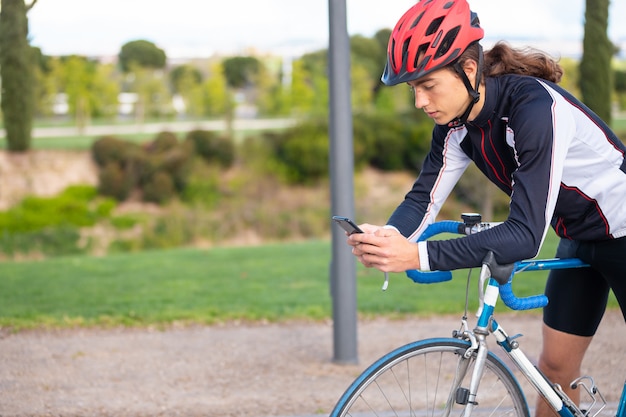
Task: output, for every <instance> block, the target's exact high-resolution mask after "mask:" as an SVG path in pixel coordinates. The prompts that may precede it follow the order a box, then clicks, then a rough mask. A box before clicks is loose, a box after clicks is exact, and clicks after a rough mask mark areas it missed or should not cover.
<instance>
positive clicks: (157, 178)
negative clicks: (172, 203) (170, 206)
mask: <svg viewBox="0 0 626 417" xmlns="http://www.w3.org/2000/svg"><path fill="white" fill-rule="evenodd" d="M174 195H175V190H174V181H173V180H172V178H171V177H170V176H169V175H167V173H165V172H162V171H160V172H157V173H156V174H154V176H153V177H152V179H151V180H150V181H149V182H148V183H147V184H146V185H144V187H143V200H144V201H147V202H150V203H157V204H163V203H166V202H168V201H169V200H171V199H172V197H174Z"/></svg>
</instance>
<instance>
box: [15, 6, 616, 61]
mask: <svg viewBox="0 0 626 417" xmlns="http://www.w3.org/2000/svg"><path fill="white" fill-rule="evenodd" d="M331 1H337V2H339V1H341V0H331ZM345 1H346V8H347V27H348V32H349V34H350V35H355V34H360V35H363V36H367V37H371V36H373V35H374V33H376V31H378V30H380V29H384V28H392V27H393V26H394V25H395V23H396V21H397V20H398V19H399V18H400V16H401V15H402V14H403V13H404V12H405V11H406V10H407V9H408V8H409V7H411V6H412V5H413V4H415V0H345ZM27 3H28V0H27ZM469 3H470V7H471V8H472V10H473V11H475V12H476V13H478V16H479V18H480V21H481V25H482V27H483V28H484V29H485V34H486V39H485V42H484V44H485V45H484V46H485V47H488V46H489V44H490V43H493V41H495V40H500V39H504V40H508V41H510V42H511V43H513V44H515V45H517V44H523V45H529V46H535V47H539V48H542V49H544V50H546V51H547V52H549V53H551V54H554V55H560V56H575V55H576V54H578V53H579V52H580V42H581V40H582V37H583V23H584V8H585V0H469ZM333 4H338V3H333ZM328 14H329V1H328V0H307V1H303V0H176V1H167V0H106V1H102V0H38V1H37V4H35V6H34V7H33V8H32V9H31V11H30V12H29V14H28V17H29V29H30V32H29V34H30V38H31V44H32V45H34V46H38V47H40V48H41V49H42V51H43V53H44V54H46V55H70V54H79V55H86V56H115V55H117V54H118V53H119V51H120V49H121V47H122V45H123V44H125V43H126V42H129V41H132V40H138V39H145V40H148V41H151V42H154V43H155V44H156V45H157V46H158V47H159V48H161V49H163V50H164V51H165V52H166V55H167V56H168V58H194V57H209V56H212V55H215V54H219V55H228V54H241V53H244V52H247V51H249V50H251V49H254V50H256V51H258V52H271V53H276V54H283V55H300V54H302V53H304V52H309V51H311V50H317V49H320V48H326V47H327V45H328ZM609 16H610V17H609V28H608V34H609V38H610V39H611V40H612V41H613V42H614V43H616V44H618V45H620V46H621V47H622V54H621V55H622V56H626V24H623V23H621V24H620V22H619V19H618V17H619V16H621V17H625V16H626V0H611V3H610V9H609Z"/></svg>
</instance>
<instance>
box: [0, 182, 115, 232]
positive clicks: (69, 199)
mask: <svg viewBox="0 0 626 417" xmlns="http://www.w3.org/2000/svg"><path fill="white" fill-rule="evenodd" d="M95 197H96V194H95V190H94V188H93V187H89V186H74V187H69V188H67V189H66V190H65V191H64V192H62V193H61V194H59V195H57V196H54V197H27V198H25V199H24V200H22V202H21V203H20V204H18V205H17V206H14V207H12V208H11V209H9V210H7V211H4V212H0V232H5V233H25V232H32V231H37V230H42V229H45V228H49V227H58V226H62V225H72V226H78V227H84V226H93V225H94V224H95V223H96V222H97V221H98V219H100V218H102V217H104V216H106V215H108V213H110V210H112V208H108V209H106V208H105V206H106V205H108V204H110V201H107V200H103V201H101V202H99V203H96V202H94V201H93V200H94V198H95ZM107 210H108V212H107ZM104 213H106V214H104Z"/></svg>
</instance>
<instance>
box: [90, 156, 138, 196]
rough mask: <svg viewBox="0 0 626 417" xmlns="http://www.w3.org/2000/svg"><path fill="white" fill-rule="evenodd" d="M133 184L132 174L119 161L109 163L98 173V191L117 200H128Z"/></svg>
mask: <svg viewBox="0 0 626 417" xmlns="http://www.w3.org/2000/svg"><path fill="white" fill-rule="evenodd" d="M133 185H134V181H133V178H132V176H131V175H130V173H129V172H128V171H127V170H125V169H124V168H122V166H121V165H120V164H119V163H118V162H113V161H111V162H109V163H107V164H106V165H105V166H104V167H103V168H101V169H100V173H99V174H98V192H99V193H100V194H101V195H104V196H107V197H113V198H115V199H116V200H117V201H124V200H126V199H127V198H128V196H129V195H130V192H131V190H132V188H133Z"/></svg>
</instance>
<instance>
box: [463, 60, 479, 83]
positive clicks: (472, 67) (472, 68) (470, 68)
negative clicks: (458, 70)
mask: <svg viewBox="0 0 626 417" xmlns="http://www.w3.org/2000/svg"><path fill="white" fill-rule="evenodd" d="M477 70H478V63H477V62H476V61H474V60H473V59H467V60H465V62H464V63H463V71H465V75H467V78H468V79H470V80H473V79H474V77H476V71H477Z"/></svg>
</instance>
